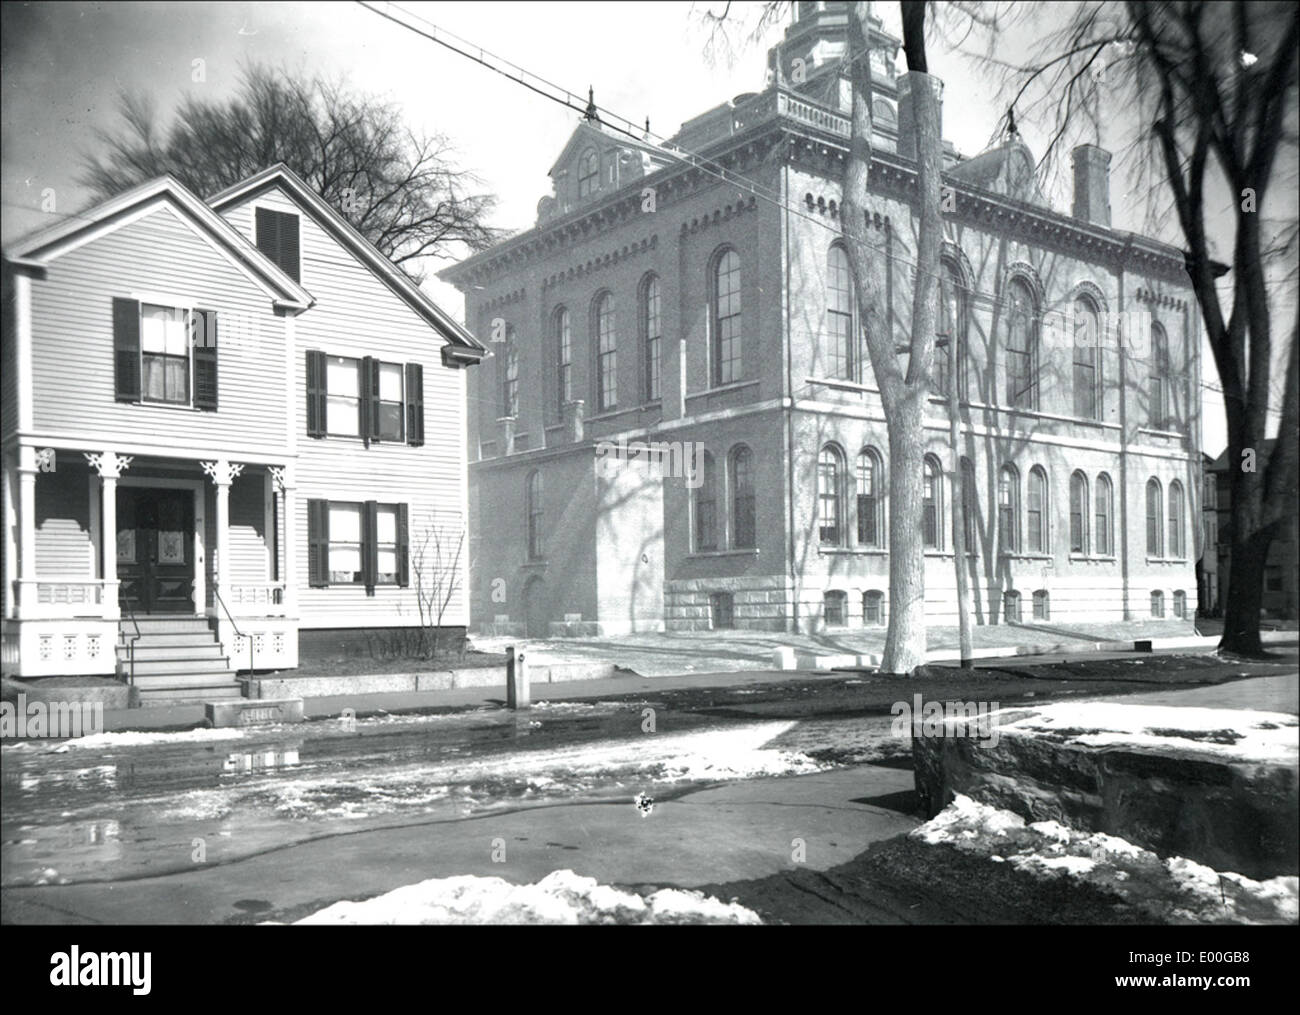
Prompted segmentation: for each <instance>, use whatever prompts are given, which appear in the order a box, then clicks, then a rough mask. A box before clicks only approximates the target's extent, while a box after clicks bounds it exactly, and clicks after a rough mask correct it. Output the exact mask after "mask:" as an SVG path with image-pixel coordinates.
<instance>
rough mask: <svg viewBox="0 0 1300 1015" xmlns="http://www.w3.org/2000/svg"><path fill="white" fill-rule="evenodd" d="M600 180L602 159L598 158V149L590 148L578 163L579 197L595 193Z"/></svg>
mask: <svg viewBox="0 0 1300 1015" xmlns="http://www.w3.org/2000/svg"><path fill="white" fill-rule="evenodd" d="M599 179H600V159H598V158H597V157H596V149H594V148H588V149H587V150H586V151H585V152H583V153H582V158H581V159H580V160H579V162H578V196H579V197H586V196H587V195H588V194H591V193H594V192H595V190H596V186H597V181H599Z"/></svg>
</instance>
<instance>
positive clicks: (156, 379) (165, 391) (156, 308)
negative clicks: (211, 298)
mask: <svg viewBox="0 0 1300 1015" xmlns="http://www.w3.org/2000/svg"><path fill="white" fill-rule="evenodd" d="M113 387H114V397H115V398H116V400H117V401H119V402H132V403H146V404H154V405H175V406H187V407H190V406H192V407H193V408H195V409H204V410H207V411H215V410H216V408H217V312H216V311H215V310H197V309H194V308H192V307H187V306H176V305H171V306H169V305H166V304H163V303H142V302H140V301H139V300H134V299H127V298H114V300H113Z"/></svg>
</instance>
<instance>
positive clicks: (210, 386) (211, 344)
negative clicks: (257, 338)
mask: <svg viewBox="0 0 1300 1015" xmlns="http://www.w3.org/2000/svg"><path fill="white" fill-rule="evenodd" d="M191 320H192V324H191V327H193V328H194V329H195V334H194V340H193V342H191V345H192V346H193V349H194V407H195V408H196V409H205V410H207V411H209V412H215V411H216V409H217V312H216V311H215V310H196V311H194V316H193V318H192V319H191Z"/></svg>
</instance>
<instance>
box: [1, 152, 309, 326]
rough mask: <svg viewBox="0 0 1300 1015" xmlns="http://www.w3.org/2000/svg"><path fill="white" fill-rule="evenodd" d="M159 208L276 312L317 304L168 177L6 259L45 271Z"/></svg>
mask: <svg viewBox="0 0 1300 1015" xmlns="http://www.w3.org/2000/svg"><path fill="white" fill-rule="evenodd" d="M163 203H165V204H167V205H169V206H171V207H172V208H173V209H174V210H175V211H176V212H177V213H178V214H179V215H181V216H182V217H183V218H184V219H186V220H187V221H188V222H190V223H191V224H192V225H193V226H194V227H195V228H196V229H198V230H199V231H201V232H202V233H203V234H204V235H205V236H206V237H207V238H208V239H209V240H211V241H212V242H213V243H214V244H215V245H216V246H217V247H218V248H220V249H222V250H223V251H225V252H226V253H227V254H229V255H230V256H231V257H233V258H235V259H236V260H237V261H238V262H240V264H242V265H243V266H244V267H245V268H247V269H248V271H249V272H250V273H251V274H252V275H253V276H254V277H255V279H256V280H257V282H258V283H259V284H260V285H261V287H262V288H263V289H265V290H266V291H267V292H268V293H269V294H270V296H271V299H272V302H273V303H274V305H275V306H276V307H277V308H281V309H286V310H293V311H297V312H299V313H301V312H302V311H304V310H306V309H307V308H308V307H310V306H311V305H312V304H313V303H314V302H315V300H314V299H313V297H312V295H311V293H309V292H307V290H306V289H304V288H303V287H302V286H300V285H299V284H298V283H297V282H295V281H294V280H293V279H291V278H290V277H289V276H288V275H286V274H285V273H284V272H283V271H281V270H280V269H279V267H277V266H276V265H275V263H274V262H273V261H271V260H270V258H268V257H267V256H266V255H265V254H263V253H262V252H261V251H260V250H258V249H257V247H256V246H254V245H253V244H252V243H251V242H250V241H249V240H248V239H246V238H245V237H244V235H243V234H242V233H240V232H239V230H237V229H236V228H235V227H234V226H232V225H231V224H230V223H229V222H227V221H226V220H225V219H223V218H222V217H221V216H220V215H218V214H217V213H216V212H214V211H213V210H212V209H211V208H209V207H208V206H207V205H206V204H204V203H203V202H202V201H200V200H199V199H198V198H197V197H196V196H195V195H194V194H192V193H191V192H190V191H189V190H187V189H186V187H185V186H184V185H183V184H182V183H181V182H180V181H179V180H177V179H175V178H174V177H172V176H160V177H158V178H157V179H153V180H149V181H148V182H147V183H142V184H140V185H139V186H136V187H132V188H131V189H130V190H127V191H124V192H122V193H121V194H118V195H117V196H116V197H111V198H109V199H108V200H107V201H103V202H101V203H99V204H97V205H95V206H94V207H93V208H88V209H86V211H84V212H80V213H78V214H77V215H70V216H68V217H67V218H66V219H64V220H63V221H62V222H58V223H56V224H54V225H52V226H49V227H47V228H45V229H39V230H37V231H36V232H33V233H28V234H27V235H26V236H23V237H21V238H19V239H18V240H15V241H14V242H13V243H12V244H10V246H9V247H8V248H7V249H6V250H5V259H6V260H8V261H10V262H11V263H13V264H16V265H21V266H24V267H28V268H38V269H39V268H44V267H45V266H47V265H48V264H49V263H50V262H51V261H53V260H54V259H56V258H57V257H59V256H60V255H61V254H63V253H65V252H67V251H68V250H70V249H72V248H73V247H75V246H79V245H80V243H81V242H85V241H86V240H87V238H89V237H93V236H95V235H99V234H101V233H104V232H111V231H112V230H113V229H115V228H118V227H119V226H121V225H125V224H126V223H127V222H129V221H133V220H134V219H133V216H135V214H136V213H137V212H140V211H141V210H143V209H146V208H148V206H149V205H150V204H163Z"/></svg>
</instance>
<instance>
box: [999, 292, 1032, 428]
mask: <svg viewBox="0 0 1300 1015" xmlns="http://www.w3.org/2000/svg"><path fill="white" fill-rule="evenodd" d="M1007 297H1008V298H1007V307H1006V312H1007V404H1008V405H1010V406H1012V407H1013V408H1017V409H1037V408H1038V307H1037V305H1036V304H1035V302H1034V296H1033V293H1032V292H1030V289H1029V286H1028V285H1027V284H1026V283H1025V281H1024V279H1021V278H1013V279H1012V280H1011V282H1010V284H1009V285H1008V286H1007Z"/></svg>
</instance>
